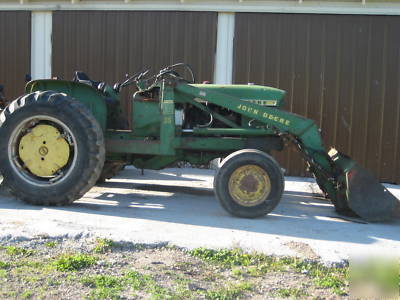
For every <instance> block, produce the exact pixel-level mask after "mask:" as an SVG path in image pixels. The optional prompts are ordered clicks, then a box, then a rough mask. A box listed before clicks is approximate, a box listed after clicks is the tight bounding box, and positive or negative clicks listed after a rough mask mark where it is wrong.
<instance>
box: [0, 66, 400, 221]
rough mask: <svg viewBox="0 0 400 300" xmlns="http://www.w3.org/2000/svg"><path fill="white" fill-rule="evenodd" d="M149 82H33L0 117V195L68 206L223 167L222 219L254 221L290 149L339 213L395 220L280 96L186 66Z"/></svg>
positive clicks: (276, 186) (381, 195)
mask: <svg viewBox="0 0 400 300" xmlns="http://www.w3.org/2000/svg"><path fill="white" fill-rule="evenodd" d="M178 68H186V69H187V71H186V74H189V75H191V77H192V78H190V79H185V78H183V76H181V75H179V73H177V70H179V69H178ZM147 74H148V70H145V71H143V72H139V73H137V74H135V75H133V76H131V77H129V78H127V79H126V80H125V81H123V82H122V83H117V84H115V85H114V86H110V85H108V84H106V83H104V82H96V81H93V80H90V78H89V77H88V76H87V75H86V74H84V73H82V72H76V73H75V77H74V79H73V80H72V81H65V80H34V81H30V82H29V83H28V84H27V85H26V94H25V95H23V96H21V97H19V98H18V99H16V100H14V101H13V102H12V103H11V104H9V105H8V106H7V108H6V109H5V110H4V111H3V112H2V113H1V115H0V126H1V127H0V155H1V159H0V172H1V173H2V174H3V176H4V181H3V185H4V186H5V187H7V188H8V189H9V190H10V191H11V192H12V193H13V194H14V195H15V196H16V197H18V198H20V199H22V200H24V201H26V202H29V203H32V204H37V205H66V204H69V203H72V202H73V201H74V200H76V199H79V198H80V197H82V196H83V195H84V194H85V193H86V192H87V191H88V190H89V189H90V188H91V187H92V186H93V185H94V184H95V183H96V181H98V180H99V179H100V180H104V179H106V178H109V177H111V176H113V174H114V173H115V172H117V171H118V170H119V169H121V167H122V166H124V165H133V166H135V167H136V168H139V169H154V170H158V169H162V168H165V167H167V166H170V165H171V164H174V163H176V162H178V161H185V162H189V163H191V164H207V163H209V162H210V161H211V160H213V159H215V158H221V157H223V158H224V159H223V161H222V163H221V164H220V168H219V169H218V171H217V173H216V175H215V179H214V190H215V195H216V198H217V199H218V200H219V202H220V203H221V205H222V207H223V208H224V209H225V210H227V211H228V212H229V213H230V214H232V215H235V216H238V217H246V218H253V217H258V216H263V215H265V214H268V213H269V212H271V211H272V210H273V209H274V208H275V207H276V205H277V204H278V203H279V201H280V200H281V197H282V192H283V190H284V177H283V174H282V169H281V167H280V166H279V164H278V163H277V162H276V160H275V159H274V158H273V157H272V156H271V155H270V153H271V152H272V151H280V150H282V149H283V147H284V145H285V144H287V143H292V144H294V145H295V146H296V147H297V148H298V150H299V151H300V152H301V153H302V155H303V157H304V160H305V161H306V163H307V165H308V169H309V171H310V172H311V173H312V174H313V175H314V176H315V178H316V180H317V183H318V185H319V186H320V188H321V190H322V191H323V193H324V194H325V195H326V197H327V198H329V199H330V200H331V201H332V203H333V204H334V205H335V208H336V210H337V211H338V212H339V213H343V214H348V215H349V214H350V215H357V216H359V217H362V218H364V219H366V220H368V221H380V220H385V219H389V218H391V217H392V215H393V214H394V213H395V211H396V210H397V206H398V205H399V201H398V200H397V199H396V198H395V197H394V196H393V195H392V194H391V193H390V192H389V191H388V190H387V189H386V188H385V187H383V186H382V185H381V184H380V183H379V182H378V181H377V180H376V179H375V178H374V177H373V176H372V175H371V174H370V173H369V172H368V171H366V170H364V169H363V168H362V167H360V166H359V165H358V164H357V163H355V162H354V161H353V160H351V159H350V158H349V157H348V156H346V155H344V154H342V153H340V152H338V151H336V150H335V149H331V150H330V151H329V152H327V151H326V149H325V148H324V146H323V143H322V140H321V136H320V133H319V129H318V127H317V126H316V125H315V123H314V122H313V121H312V120H309V119H306V118H304V117H301V116H298V115H295V114H293V113H289V112H286V111H284V110H282V109H280V108H281V107H282V105H283V101H284V100H283V99H284V96H285V91H282V90H279V89H276V88H271V87H265V86H257V85H214V84H195V83H194V82H195V80H194V76H193V72H192V70H191V69H190V67H188V66H187V65H186V64H176V65H172V66H169V67H167V68H165V69H162V70H160V71H159V72H158V73H157V74H156V75H154V76H151V77H149V76H147ZM132 84H134V85H136V87H137V92H135V93H134V95H133V98H132V100H131V101H132V111H131V114H130V116H129V119H126V117H125V116H126V114H123V113H122V112H121V106H120V93H121V90H122V89H124V88H126V87H127V86H129V85H132ZM127 124H130V125H129V126H128V125H127Z"/></svg>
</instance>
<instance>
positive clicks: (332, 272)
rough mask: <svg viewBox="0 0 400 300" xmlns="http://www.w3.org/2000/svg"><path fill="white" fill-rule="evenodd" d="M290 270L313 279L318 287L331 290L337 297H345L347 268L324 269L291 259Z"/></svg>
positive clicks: (315, 264) (317, 264)
mask: <svg viewBox="0 0 400 300" xmlns="http://www.w3.org/2000/svg"><path fill="white" fill-rule="evenodd" d="M291 266H292V268H294V269H295V270H296V271H297V272H301V273H306V274H307V275H308V276H309V277H311V278H313V279H314V283H315V284H316V285H317V286H318V287H322V288H331V289H333V291H334V293H335V294H337V295H345V294H346V293H345V287H346V286H347V279H348V267H347V266H346V267H343V268H335V267H326V266H323V265H321V264H319V263H315V262H305V261H301V260H298V259H295V258H294V259H292V263H291Z"/></svg>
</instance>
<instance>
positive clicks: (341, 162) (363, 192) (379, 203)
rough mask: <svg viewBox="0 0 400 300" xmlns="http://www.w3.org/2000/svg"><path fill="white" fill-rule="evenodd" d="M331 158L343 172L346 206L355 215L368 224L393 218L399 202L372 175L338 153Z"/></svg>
mask: <svg viewBox="0 0 400 300" xmlns="http://www.w3.org/2000/svg"><path fill="white" fill-rule="evenodd" d="M330 155H331V152H330ZM332 158H333V161H334V162H335V164H337V165H338V166H340V168H341V169H342V170H343V175H344V176H345V177H344V178H345V186H346V193H345V194H346V198H347V199H346V200H347V205H348V206H349V208H350V209H351V210H352V211H353V212H354V213H355V214H357V215H358V216H359V217H361V218H363V219H364V220H366V221H370V222H377V221H385V220H389V219H391V218H393V217H394V216H395V214H396V210H397V209H399V203H400V202H399V200H398V199H397V198H396V197H395V196H394V195H393V194H392V193H390V192H389V190H388V189H387V188H385V187H384V186H383V185H382V184H381V183H379V181H378V180H377V179H376V178H375V176H374V175H372V174H371V173H370V172H369V171H368V170H366V169H365V168H363V167H361V166H360V165H359V164H358V163H356V162H355V161H354V160H352V159H350V158H349V157H348V156H346V155H344V154H342V153H340V152H337V153H336V154H335V155H334V157H332Z"/></svg>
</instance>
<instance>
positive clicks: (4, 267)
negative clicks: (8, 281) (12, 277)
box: [0, 260, 10, 269]
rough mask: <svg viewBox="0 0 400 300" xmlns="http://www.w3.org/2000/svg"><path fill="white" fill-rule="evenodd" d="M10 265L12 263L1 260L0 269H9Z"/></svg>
mask: <svg viewBox="0 0 400 300" xmlns="http://www.w3.org/2000/svg"><path fill="white" fill-rule="evenodd" d="M9 267H10V264H9V263H7V262H4V261H1V260H0V269H7V268H9Z"/></svg>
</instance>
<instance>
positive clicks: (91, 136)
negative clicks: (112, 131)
mask: <svg viewBox="0 0 400 300" xmlns="http://www.w3.org/2000/svg"><path fill="white" fill-rule="evenodd" d="M104 156H105V147H104V137H103V132H102V130H101V128H100V126H99V124H98V122H97V121H96V119H95V118H94V117H93V115H92V113H91V112H90V111H89V110H88V109H87V108H86V107H85V106H84V105H83V104H81V103H80V102H77V101H75V100H73V99H72V98H70V97H69V96H67V95H65V94H61V93H57V92H53V91H45V92H34V93H31V94H28V95H24V96H22V97H20V98H18V99H17V100H15V101H13V102H12V103H11V104H10V105H9V106H8V107H7V108H6V109H5V110H4V111H3V112H2V113H1V115H0V172H1V173H2V174H3V176H4V180H3V185H4V186H5V187H6V188H8V189H9V190H10V192H11V193H12V194H14V195H15V196H16V197H17V198H19V199H21V200H23V201H25V202H28V203H31V204H35V205H65V204H69V203H72V202H73V201H74V200H76V199H79V198H80V197H82V196H83V195H84V194H85V193H86V192H87V191H88V190H89V189H90V188H91V187H92V186H93V185H94V184H95V182H96V180H97V179H98V177H99V175H100V172H101V170H102V168H103V164H104Z"/></svg>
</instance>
